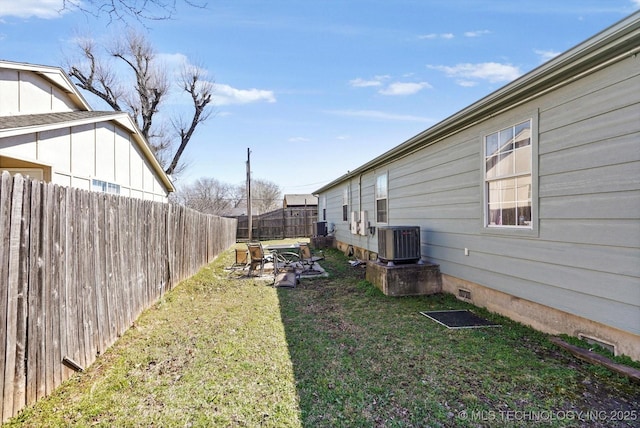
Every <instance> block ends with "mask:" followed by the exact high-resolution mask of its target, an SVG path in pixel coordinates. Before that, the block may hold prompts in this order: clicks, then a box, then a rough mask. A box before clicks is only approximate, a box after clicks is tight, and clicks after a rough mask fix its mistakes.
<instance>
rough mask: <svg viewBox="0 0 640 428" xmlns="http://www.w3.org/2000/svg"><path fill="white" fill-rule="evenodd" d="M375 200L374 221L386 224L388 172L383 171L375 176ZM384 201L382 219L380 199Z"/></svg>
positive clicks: (387, 220)
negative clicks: (382, 217) (382, 216)
mask: <svg viewBox="0 0 640 428" xmlns="http://www.w3.org/2000/svg"><path fill="white" fill-rule="evenodd" d="M375 200H376V223H378V224H388V223H389V172H388V171H385V172H384V173H382V174H378V175H377V176H376V185H375ZM383 200H384V201H385V202H384V204H385V210H384V219H381V215H380V214H381V211H380V207H379V202H380V201H383Z"/></svg>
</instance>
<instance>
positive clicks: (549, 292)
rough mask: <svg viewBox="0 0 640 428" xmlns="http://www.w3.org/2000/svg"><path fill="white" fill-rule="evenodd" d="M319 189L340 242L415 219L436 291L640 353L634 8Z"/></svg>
mask: <svg viewBox="0 0 640 428" xmlns="http://www.w3.org/2000/svg"><path fill="white" fill-rule="evenodd" d="M316 194H318V195H319V198H320V212H321V215H320V220H326V221H328V222H330V223H333V224H335V229H336V232H335V239H336V241H337V244H338V246H339V247H340V248H346V247H347V246H352V247H353V248H356V250H357V251H360V253H361V254H363V255H366V256H371V257H374V256H375V253H377V252H378V239H377V236H376V228H379V227H381V226H420V228H421V251H422V256H423V257H424V258H426V259H428V260H429V261H431V262H434V263H437V264H439V265H440V270H441V272H442V280H443V290H444V291H445V292H448V293H452V294H454V295H455V296H458V298H461V299H464V300H467V301H469V302H471V303H473V304H475V305H478V306H482V307H486V308H488V309H489V310H491V311H494V312H497V313H501V314H503V315H506V316H509V317H510V318H513V319H515V320H518V321H520V322H523V323H525V324H529V325H531V326H533V327H535V328H537V329H539V330H542V331H545V332H548V333H552V334H561V333H564V334H569V335H574V336H580V337H584V338H586V339H588V340H595V341H596V342H599V343H601V344H604V345H605V346H609V347H611V348H613V349H614V350H615V352H616V354H626V355H629V356H630V357H632V358H634V359H636V360H640V13H634V14H633V15H631V16H629V17H628V18H626V19H624V20H622V21H620V22H619V23H617V24H615V25H613V26H612V27H610V28H608V29H606V30H604V31H602V32H601V33H599V34H597V35H596V36H594V37H593V38H591V39H589V40H587V41H585V42H584V43H582V44H580V45H578V46H576V47H574V48H573V49H571V50H569V51H567V52H565V53H564V54H562V55H560V56H558V57H556V58H555V59H553V60H551V61H549V62H547V63H545V64H543V65H541V66H540V67H538V68H536V69H535V70H533V71H531V72H530V73H528V74H526V75H524V76H522V77H520V78H519V79H517V80H515V81H513V82H512V83H510V84H508V85H506V86H504V87H503V88H501V89H499V90H497V91H495V92H493V93H492V94H490V95H488V96H486V97H485V98H483V99H481V100H479V101H477V102H476V103H474V104H472V105H470V106H468V107H466V108H465V109H463V110H461V111H460V112H458V113H456V114H454V115H453V116H450V117H449V118H447V119H445V120H443V121H442V122H440V123H438V124H436V125H434V126H433V127H431V128H429V129H427V130H425V131H424V132H422V133H420V134H418V135H416V136H415V137H413V138H411V139H409V140H407V141H405V142H404V143H402V144H400V145H399V146H397V147H395V148H393V149H391V150H389V151H388V152H386V153H384V154H383V155H381V156H379V157H377V158H375V159H373V160H371V161H369V162H368V163H366V164H364V165H362V166H360V167H359V168H357V169H355V170H353V171H350V172H349V173H347V174H346V175H345V176H343V177H341V178H339V179H336V180H334V181H333V182H331V183H329V184H328V185H326V186H324V187H322V188H320V189H319V190H318V191H317V192H316ZM371 253H374V254H371Z"/></svg>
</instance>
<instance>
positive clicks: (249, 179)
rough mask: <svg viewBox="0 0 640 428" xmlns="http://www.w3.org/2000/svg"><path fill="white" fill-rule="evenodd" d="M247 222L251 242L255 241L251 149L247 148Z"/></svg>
mask: <svg viewBox="0 0 640 428" xmlns="http://www.w3.org/2000/svg"><path fill="white" fill-rule="evenodd" d="M247 220H248V223H247V225H248V227H249V234H248V237H249V242H251V241H252V240H253V217H252V215H251V149H249V148H247Z"/></svg>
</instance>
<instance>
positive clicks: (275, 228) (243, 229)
mask: <svg viewBox="0 0 640 428" xmlns="http://www.w3.org/2000/svg"><path fill="white" fill-rule="evenodd" d="M317 221H318V207H317V206H315V205H313V206H308V207H288V208H282V209H278V210H274V211H270V212H268V213H264V214H261V215H257V216H253V217H252V220H251V223H252V234H251V235H252V238H253V239H257V240H268V239H284V238H300V237H307V238H309V237H311V236H313V235H315V233H316V231H315V228H316V222H317ZM248 237H249V220H248V217H247V216H240V217H238V232H237V239H238V240H241V241H242V240H246V239H248Z"/></svg>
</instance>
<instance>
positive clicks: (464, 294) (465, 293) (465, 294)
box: [458, 288, 471, 300]
mask: <svg viewBox="0 0 640 428" xmlns="http://www.w3.org/2000/svg"><path fill="white" fill-rule="evenodd" d="M458 297H460V298H461V299H464V300H471V291H469V290H465V289H464V288H458Z"/></svg>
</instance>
